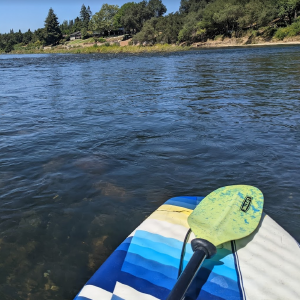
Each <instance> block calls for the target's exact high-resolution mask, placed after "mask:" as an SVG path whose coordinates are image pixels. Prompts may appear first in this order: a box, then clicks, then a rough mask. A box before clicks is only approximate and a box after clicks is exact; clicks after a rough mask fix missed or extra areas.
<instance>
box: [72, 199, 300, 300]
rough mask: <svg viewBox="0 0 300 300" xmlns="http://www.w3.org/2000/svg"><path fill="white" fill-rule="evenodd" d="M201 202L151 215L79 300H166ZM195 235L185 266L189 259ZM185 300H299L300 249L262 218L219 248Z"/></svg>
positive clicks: (176, 204)
mask: <svg viewBox="0 0 300 300" xmlns="http://www.w3.org/2000/svg"><path fill="white" fill-rule="evenodd" d="M202 199H203V197H176V198H172V199H170V200H168V201H167V202H166V203H165V204H163V205H162V206H161V207H159V208H158V209H157V210H156V211H155V212H154V213H153V214H151V215H150V216H149V217H148V218H147V219H146V220H145V221H144V222H143V223H142V224H141V225H140V226H139V227H138V228H137V229H136V230H135V231H134V232H133V233H132V234H130V235H129V237H128V238H127V239H126V240H125V241H124V242H123V243H122V244H121V245H120V246H119V247H118V248H117V249H116V250H115V251H114V252H113V253H112V255H111V256H110V257H109V258H108V259H107V260H106V261H105V262H104V264H103V265H102V266H101V267H100V268H99V269H98V271H97V272H96V273H95V274H94V275H93V277H92V278H91V279H90V280H89V281H88V282H87V283H86V285H85V286H84V287H83V288H82V290H81V291H80V292H79V294H78V295H77V296H76V297H75V300H156V299H161V300H163V299H166V298H167V296H168V294H169V293H170V291H171V289H172V288H173V286H174V285H175V283H176V281H177V278H178V268H179V264H180V256H181V251H182V247H183V243H184V239H185V237H186V234H187V232H188V229H189V225H188V223H187V218H188V216H189V215H190V214H191V213H192V211H193V210H194V209H195V207H196V206H197V205H198V204H199V203H200V202H201V200H202ZM193 238H195V236H194V234H193V233H191V234H190V237H189V239H188V242H187V243H186V245H185V254H184V259H183V267H185V266H186V265H187V263H188V261H189V259H190V258H191V256H192V254H193V252H192V249H191V244H190V243H191V240H192V239H193ZM217 250H218V251H217V254H216V255H215V256H214V257H213V258H211V259H207V260H205V262H204V263H203V265H202V267H201V269H200V271H199V272H198V274H197V276H196V277H195V279H194V281H193V283H192V285H191V286H190V288H189V290H188V292H187V294H186V298H185V299H186V300H204V299H209V300H221V299H232V300H245V299H248V300H249V299H250V300H251V299H253V300H257V299H264V300H266V299H270V300H271V299H272V300H275V299H278V300H279V299H280V300H282V299H300V284H299V278H300V247H299V244H298V243H297V242H296V241H295V240H294V239H293V237H291V236H290V235H289V234H288V233H287V232H286V231H285V230H284V229H283V228H281V227H280V226H279V225H278V224H277V223H276V222H275V221H273V220H272V219H271V218H270V217H269V216H268V215H266V214H263V216H262V218H261V222H260V224H259V225H258V227H257V229H256V230H255V231H254V232H253V233H252V234H251V235H249V236H248V237H245V238H243V239H240V240H236V241H230V242H226V243H224V244H222V245H220V246H218V249H217Z"/></svg>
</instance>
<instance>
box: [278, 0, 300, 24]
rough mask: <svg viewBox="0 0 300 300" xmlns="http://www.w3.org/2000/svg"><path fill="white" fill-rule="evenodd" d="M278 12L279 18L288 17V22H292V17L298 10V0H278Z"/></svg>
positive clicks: (299, 1) (295, 16)
mask: <svg viewBox="0 0 300 300" xmlns="http://www.w3.org/2000/svg"><path fill="white" fill-rule="evenodd" d="M277 3H278V14H279V16H280V17H281V18H285V17H287V18H288V20H289V21H288V23H289V24H292V21H293V19H296V18H297V12H298V11H299V10H300V0H278V1H277Z"/></svg>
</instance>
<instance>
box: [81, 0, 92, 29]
mask: <svg viewBox="0 0 300 300" xmlns="http://www.w3.org/2000/svg"><path fill="white" fill-rule="evenodd" d="M91 16H92V12H91V9H90V7H89V6H88V7H87V8H86V7H85V5H84V4H82V6H81V10H80V20H81V22H82V28H85V29H86V30H87V29H88V26H89V22H90V19H91Z"/></svg>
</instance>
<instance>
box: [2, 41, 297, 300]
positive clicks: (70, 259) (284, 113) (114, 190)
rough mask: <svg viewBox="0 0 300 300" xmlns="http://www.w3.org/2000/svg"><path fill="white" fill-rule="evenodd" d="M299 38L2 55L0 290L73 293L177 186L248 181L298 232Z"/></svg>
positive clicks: (188, 189) (18, 294)
mask: <svg viewBox="0 0 300 300" xmlns="http://www.w3.org/2000/svg"><path fill="white" fill-rule="evenodd" d="M299 101H300V47H299V46H292V47H283V46H276V47H275V46H273V47H253V48H232V49H214V50H212V49H207V50H199V51H192V52H182V53H175V54H174V53H173V54H142V55H129V54H128V55H124V54H119V55H112V54H107V55H103V54H102V55H101V54H90V55H68V54H64V55H58V54H56V55H2V56H0V208H1V209H0V298H1V299H3V300H4V299H14V300H19V299H20V300H21V299H22V300H23V299H27V300H35V299H38V300H43V299H72V298H73V297H74V296H75V295H76V294H77V293H78V291H79V290H80V289H81V287H82V286H83V284H84V283H85V282H86V281H87V280H88V279H89V278H90V276H91V275H92V274H93V273H94V272H95V271H96V270H97V269H98V267H99V266H100V264H101V263H102V262H103V261H104V260H105V259H106V258H107V257H108V256H109V255H110V254H111V252H112V251H113V250H114V249H115V248H116V247H117V246H118V245H119V244H120V243H121V242H122V240H123V239H125V237H126V236H127V235H128V234H129V233H130V232H131V231H133V230H134V229H135V228H136V227H137V226H138V225H139V224H140V223H141V222H142V221H143V220H144V219H145V218H146V217H147V216H149V215H150V214H151V212H153V211H154V210H155V209H157V208H158V206H160V205H161V204H162V203H163V202H165V201H166V200H167V199H169V198H170V197H173V196H180V195H197V196H205V195H207V194H208V193H209V192H211V191H213V190H215V189H216V188H218V187H221V186H225V185H232V184H249V185H254V186H256V187H258V188H260V189H261V190H262V192H263V193H264V195H265V212H266V213H267V214H269V215H270V216H271V217H272V218H273V219H274V220H275V221H276V222H278V223H279V224H280V225H281V226H282V227H284V228H285V229H286V230H287V231H288V232H290V234H291V235H293V236H294V237H295V238H296V239H297V240H298V241H299V240H300V201H299V199H300V190H299V179H300V177H299V174H300V151H299V150H300V149H299V145H300V103H299Z"/></svg>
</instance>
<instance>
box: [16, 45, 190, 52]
mask: <svg viewBox="0 0 300 300" xmlns="http://www.w3.org/2000/svg"><path fill="white" fill-rule="evenodd" d="M189 49H190V47H187V46H175V45H169V44H164V45H162V44H156V45H154V46H123V47H121V46H119V45H117V44H113V45H108V44H104V45H101V46H97V45H96V44H95V45H94V46H91V47H78V48H69V49H66V48H61V47H59V46H58V47H53V48H51V49H16V50H13V51H11V53H12V54H39V53H41V54H42V53H74V54H77V53H78V54H79V53H85V54H89V53H155V52H176V51H185V50H189Z"/></svg>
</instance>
